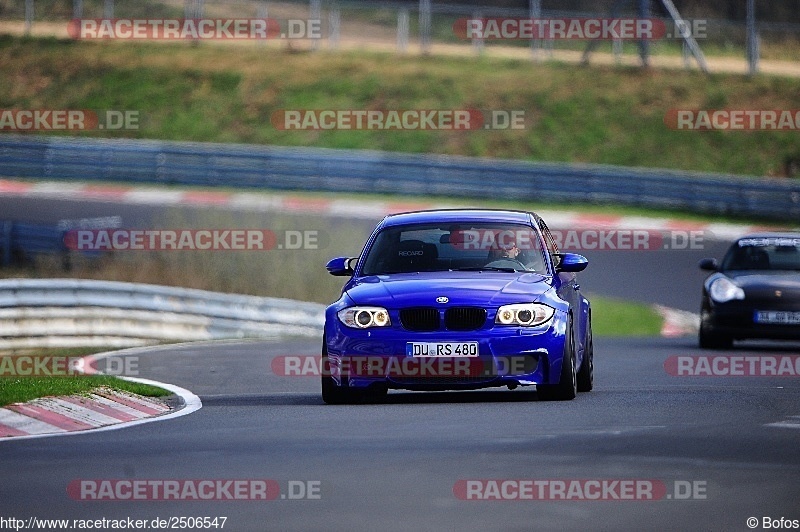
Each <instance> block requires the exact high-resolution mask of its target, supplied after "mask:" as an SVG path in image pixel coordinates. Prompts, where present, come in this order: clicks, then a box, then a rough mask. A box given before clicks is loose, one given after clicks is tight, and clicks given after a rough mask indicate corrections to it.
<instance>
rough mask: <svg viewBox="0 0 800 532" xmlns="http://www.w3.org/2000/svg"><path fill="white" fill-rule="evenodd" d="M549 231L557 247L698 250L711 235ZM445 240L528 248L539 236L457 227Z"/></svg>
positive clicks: (471, 247)
mask: <svg viewBox="0 0 800 532" xmlns="http://www.w3.org/2000/svg"><path fill="white" fill-rule="evenodd" d="M550 234H551V235H552V236H553V240H554V241H555V244H556V246H558V249H559V250H560V251H609V250H613V251H659V250H701V249H704V248H705V241H706V239H707V238H711V235H709V234H707V232H706V231H703V230H683V229H673V230H663V231H660V230H653V229H552V230H550ZM448 243H449V244H450V245H452V246H453V248H455V249H456V250H460V251H475V250H484V251H488V250H496V249H504V250H505V249H509V248H511V247H513V246H516V247H517V248H518V249H520V250H530V249H538V246H539V239H538V236H537V234H536V233H535V232H534V231H533V230H532V229H518V230H513V231H512V230H506V229H456V230H454V231H453V232H451V233H450V235H449V237H448Z"/></svg>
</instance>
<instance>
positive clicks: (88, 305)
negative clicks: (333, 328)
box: [0, 279, 325, 349]
mask: <svg viewBox="0 0 800 532" xmlns="http://www.w3.org/2000/svg"><path fill="white" fill-rule="evenodd" d="M324 308H325V307H324V305H320V304H317V303H308V302H303V301H294V300H291V299H278V298H268V297H255V296H245V295H236V294H223V293H218V292H208V291H205V290H195V289H188V288H176V287H167V286H157V285H149V284H139V283H122V282H115V281H94V280H84V279H4V280H0V349H17V348H29V347H74V346H86V345H89V346H98V345H102V346H112V347H124V346H135V345H145V344H148V343H155V342H158V341H190V340H214V339H225V338H277V337H280V336H283V335H300V336H318V335H320V334H321V332H322V327H323V324H324V315H323V313H324Z"/></svg>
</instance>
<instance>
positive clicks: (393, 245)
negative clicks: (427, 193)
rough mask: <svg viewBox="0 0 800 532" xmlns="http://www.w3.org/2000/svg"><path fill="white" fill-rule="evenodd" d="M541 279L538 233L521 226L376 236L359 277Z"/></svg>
mask: <svg viewBox="0 0 800 532" xmlns="http://www.w3.org/2000/svg"><path fill="white" fill-rule="evenodd" d="M449 270H455V271H472V270H476V271H496V272H515V271H522V272H536V273H543V274H546V273H547V266H546V262H545V256H544V253H543V250H542V245H541V240H540V239H539V235H538V233H536V231H535V230H534V229H533V228H531V227H530V226H526V225H519V224H499V223H468V224H447V225H444V226H442V225H441V224H425V225H422V224H417V225H407V226H399V227H389V228H386V229H384V230H383V231H381V232H380V233H379V234H378V236H377V237H376V238H375V241H374V242H373V244H372V246H371V247H370V249H369V251H368V252H367V256H366V259H365V261H364V267H363V269H362V275H381V274H390V273H411V272H423V271H424V272H433V271H449Z"/></svg>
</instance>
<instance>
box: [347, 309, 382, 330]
mask: <svg viewBox="0 0 800 532" xmlns="http://www.w3.org/2000/svg"><path fill="white" fill-rule="evenodd" d="M336 316H338V318H339V321H341V322H342V323H344V324H345V325H347V326H348V327H353V328H354V329H369V328H370V327H388V326H389V325H391V324H392V321H391V320H390V319H389V312H388V311H387V310H386V309H385V308H383V307H350V308H346V309H343V310H340V311H339V312H337V313H336Z"/></svg>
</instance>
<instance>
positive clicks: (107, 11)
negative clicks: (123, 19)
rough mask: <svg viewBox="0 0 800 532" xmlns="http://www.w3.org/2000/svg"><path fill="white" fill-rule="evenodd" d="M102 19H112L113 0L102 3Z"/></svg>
mask: <svg viewBox="0 0 800 532" xmlns="http://www.w3.org/2000/svg"><path fill="white" fill-rule="evenodd" d="M103 18H114V0H105V2H103Z"/></svg>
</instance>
